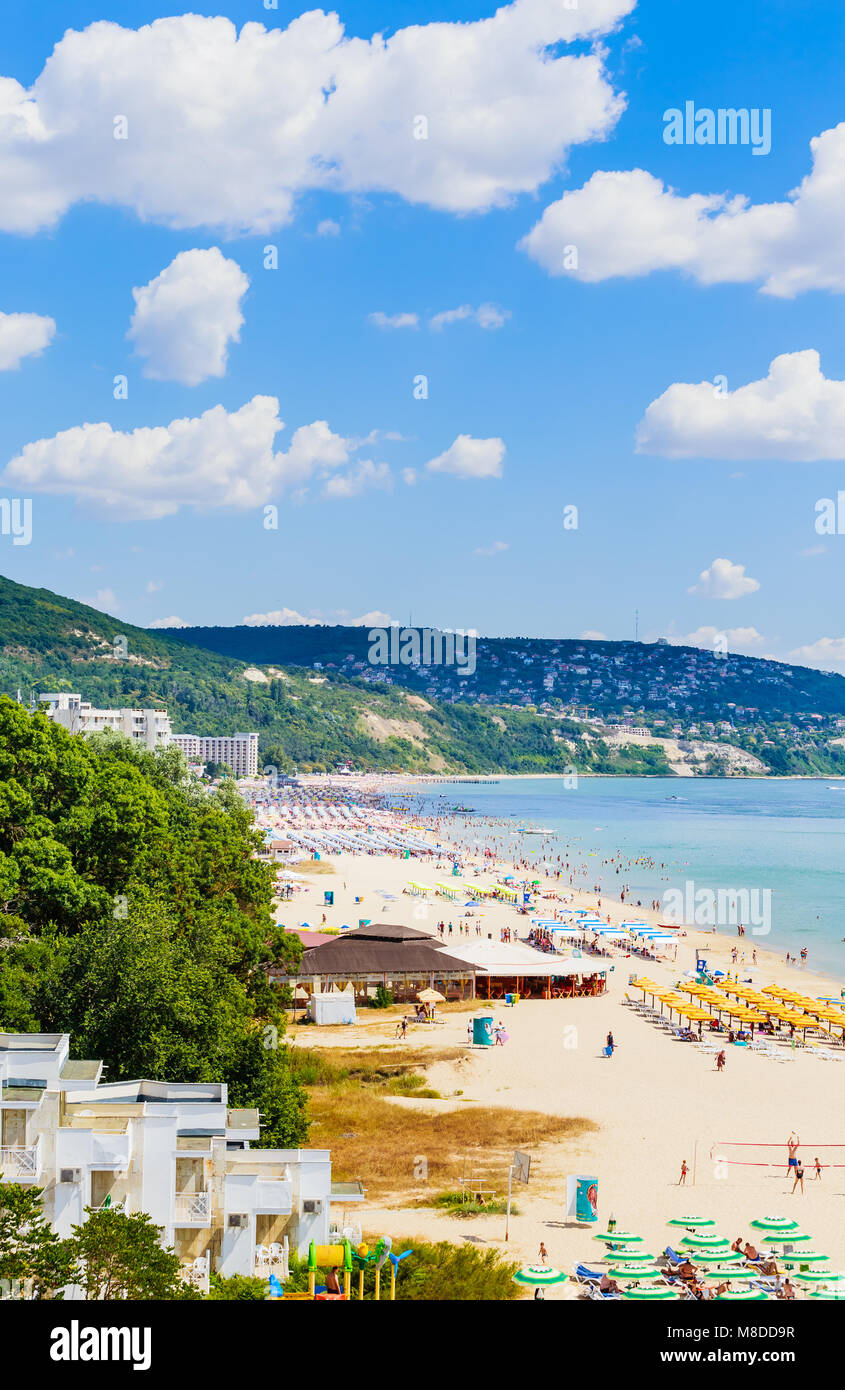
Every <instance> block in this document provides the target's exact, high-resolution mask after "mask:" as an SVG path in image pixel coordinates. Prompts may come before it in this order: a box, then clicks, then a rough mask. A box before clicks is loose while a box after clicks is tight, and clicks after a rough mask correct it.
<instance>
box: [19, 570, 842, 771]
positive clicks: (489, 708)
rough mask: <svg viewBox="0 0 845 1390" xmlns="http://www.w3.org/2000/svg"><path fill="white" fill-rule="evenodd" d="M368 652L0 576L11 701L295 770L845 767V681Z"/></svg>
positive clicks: (596, 657) (623, 657) (668, 665)
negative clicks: (734, 757)
mask: <svg viewBox="0 0 845 1390" xmlns="http://www.w3.org/2000/svg"><path fill="white" fill-rule="evenodd" d="M185 637H187V638H188V640H183V638H185ZM200 639H202V640H204V641H206V642H207V643H208V646H203V645H201V640H200ZM367 642H368V638H367V633H366V630H364V629H361V628H296V629H289V628H282V629H278V628H277V629H261V628H258V629H254V628H236V629H225V628H203V629H195V630H191V631H190V632H189V633H187V634H186V633H183V632H182V631H181V630H179V632H178V634H177V633H172V632H168V633H157V632H152V631H149V630H147V629H144V628H139V627H133V626H132V625H131V624H127V623H125V622H122V621H121V620H119V619H118V618H114V617H111V616H109V615H108V614H106V613H101V612H99V611H98V610H97V609H95V608H90V607H88V606H86V605H85V604H82V603H77V602H76V601H75V600H73V599H68V598H63V597H62V596H61V595H59V594H54V593H52V592H51V591H50V590H49V589H32V588H28V587H27V586H26V585H23V584H17V583H15V582H13V581H12V580H10V579H5V578H2V577H0V649H1V653H0V692H1V693H4V694H8V695H11V696H13V697H14V696H15V695H16V694H17V692H18V691H20V692H21V697H22V699H23V700H24V701H25V702H26V701H28V700H29V699H30V698H31V695H32V694H33V693H36V694H37V692H39V691H48V690H72V691H78V692H79V693H80V694H81V695H82V696H83V698H85V699H88V700H90V701H91V702H92V704H95V705H103V706H106V707H110V706H111V707H113V706H118V705H125V706H130V707H142V708H150V707H152V708H156V707H166V708H167V710H168V712H169V714H170V719H171V723H172V726H173V729H174V732H176V733H184V732H190V733H196V734H223V733H233V732H235V731H238V730H257V731H258V733H259V736H260V743H259V747H260V752H261V758H262V764H263V765H265V766H266V765H272V766H274V767H277V768H278V769H279V770H280V771H285V772H288V771H292V770H293V769H298V770H299V771H324V770H328V771H330V770H332V769H334V768H336V767H337V766H338V765H339V764H340V763H343V762H346V761H347V760H348V761H349V762H351V763H352V764H353V766H355V767H357V768H361V769H368V770H375V771H379V770H381V771H389V770H398V771H413V772H434V773H437V772H467V773H487V772H503V773H509V772H510V773H515V772H523V773H530V772H566V771H567V770H570V769H572V768H575V769H577V770H578V771H579V772H588V773H589V772H592V773H612V774H623V773H624V774H632V775H637V774H648V773H651V774H667V773H669V772H670V771H671V768H670V765H669V762H668V760H667V751H666V750H667V749H668V748H669V747H670V745H669V744H668V743H667V744H661V743H659V742H658V740H661V739H667V738H669V737H670V736H672V735H673V734H674V736H675V737H683V738H684V739H686V738H690V739H702V740H704V741H705V742H706V743H707V744H708V745H709V746H708V748H707V750H706V756H703V757H702V759H701V760H700V762H699V764H698V765H697V766H696V767H695V770H696V771H699V772H706V773H710V774H712V775H721V774H723V773H725V772H727V771H729V766H728V763H727V762H726V761H725V760H724V759H723V758H722V756H721V753H720V750H719V748H718V747H717V746H716V745H717V744H723V745H732V746H734V747H736V748H740V749H744V750H745V751H746V752H748V753H751V754H752V755H753V756H754V758H756V759H758V760H759V761H758V762H757V763H756V764H754V766H755V767H757V768H758V769H759V770H761V771H763V770H766V771H769V772H773V773H780V774H785V773H805V774H814V773H817V774H825V775H831V774H834V773H845V750H843V747H842V746H841V745H840V743H839V742H838V739H839V737H840V730H839V728H838V718H839V715H840V714H843V713H845V678H843V677H841V676H836V675H830V674H828V673H825V672H820V671H810V670H807V669H806V668H802V667H788V666H785V665H784V664H782V663H778V662H773V661H765V660H755V659H754V658H751V657H742V656H736V655H730V656H726V657H723V658H719V657H717V656H716V655H714V654H713V653H707V652H703V651H699V650H697V649H695V648H688V647H670V646H667V645H666V644H661V643H653V644H644V643H639V644H637V643H631V642H628V643H622V642H588V641H580V640H564V639H561V640H559V641H554V640H545V639H530V638H513V639H508V638H499V639H479V641H478V652H477V664H476V670H475V672H474V673H473V674H472V675H471V676H461V677H459V676H458V675H457V673H456V670H455V668H454V667H449V666H440V667H438V666H423V667H416V668H415V667H409V666H390V667H373V666H372V665H371V664H370V663H369V662H368V661H367ZM233 649H234V650H233ZM623 721H632V722H633V723H635V724H637V725H644V726H645V727H646V729H647V730H648V732H649V733H650V734H651V735H652V736H653V738H654V742H653V743H648V742H645V741H643V740H642V739H640V740H639V741H637V742H635V743H631V742H628V743H627V745H625V744H624V740H623V741H620V740H619V739H618V738H616V737H615V736H614V731H615V728H616V727H617V726H618V725H619V724H621V723H623ZM676 721H677V722H676ZM696 721H699V722H700V723H701V728H700V729H699V728H698V726H697V723H696ZM705 721H710V722H705ZM620 742H621V744H622V746H620Z"/></svg>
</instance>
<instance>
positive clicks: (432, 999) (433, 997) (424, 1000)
mask: <svg viewBox="0 0 845 1390" xmlns="http://www.w3.org/2000/svg"><path fill="white" fill-rule="evenodd" d="M417 998H418V999H419V1001H420V1003H421V1004H445V1002H446V995H445V994H441V993H440V990H439V989H421V990H420V992H419V994H418V995H417Z"/></svg>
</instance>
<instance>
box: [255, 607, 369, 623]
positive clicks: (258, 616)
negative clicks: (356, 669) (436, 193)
mask: <svg viewBox="0 0 845 1390" xmlns="http://www.w3.org/2000/svg"><path fill="white" fill-rule="evenodd" d="M333 620H336V621H337V622H338V623H340V624H341V625H342V626H344V627H388V626H389V625H390V621H391V619H390V614H389V613H381V612H379V611H378V610H377V609H376V610H374V611H373V612H372V613H362V614H361V616H360V617H359V618H350V617H349V614H348V613H336V614H334V615H333ZM241 622H242V623H243V624H244V626H245V627H322V626H323V625H324V624H326V623H329V622H330V619H329V618H328V617H325V616H324V617H319V618H306V617H305V615H304V614H303V613H298V612H297V611H296V609H295V608H273V609H271V610H270V612H269V613H248V614H247V616H246V617H245V618H242V619H241Z"/></svg>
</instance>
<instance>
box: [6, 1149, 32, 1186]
mask: <svg viewBox="0 0 845 1390" xmlns="http://www.w3.org/2000/svg"><path fill="white" fill-rule="evenodd" d="M39 1170H40V1160H39V1144H38V1142H36V1143H35V1144H31V1145H26V1144H11V1145H5V1144H4V1145H3V1147H2V1148H0V1174H2V1179H3V1181H4V1182H38V1176H39Z"/></svg>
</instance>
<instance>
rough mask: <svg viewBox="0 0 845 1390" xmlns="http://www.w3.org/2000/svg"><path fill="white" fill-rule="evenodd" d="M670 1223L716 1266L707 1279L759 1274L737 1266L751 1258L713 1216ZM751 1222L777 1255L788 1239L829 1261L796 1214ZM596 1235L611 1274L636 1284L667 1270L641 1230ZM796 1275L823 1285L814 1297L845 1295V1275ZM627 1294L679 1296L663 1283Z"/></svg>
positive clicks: (737, 1293)
mask: <svg viewBox="0 0 845 1390" xmlns="http://www.w3.org/2000/svg"><path fill="white" fill-rule="evenodd" d="M667 1224H668V1225H669V1226H674V1227H677V1228H683V1229H684V1230H685V1231H686V1234H685V1235H684V1236H683V1237H681V1239H680V1240H679V1241H678V1245H679V1247H680V1248H681V1249H682V1250H683V1251H684V1253H688V1254H690V1255H693V1254H694V1256H695V1259H696V1261H697V1263H698V1264H702V1265H705V1266H710V1267H709V1268H706V1269H705V1270H704V1273H703V1277H704V1278H705V1279H708V1280H711V1281H715V1280H718V1281H720V1282H727V1281H730V1282H731V1283H732V1284H733V1283H736V1282H738V1281H740V1282H747V1283H750V1282H751V1281H752V1280H754V1279H757V1278H759V1273H758V1271H757V1270H754V1269H748V1268H742V1269H737V1268H736V1266H737V1265H743V1264H744V1259H745V1257H744V1256H743V1255H742V1254H741V1253H739V1252H738V1251H734V1250H732V1249H731V1246H730V1241H729V1240H728V1239H727V1238H726V1237H724V1236H719V1235H717V1234H716V1233H715V1231H713V1230H712V1228H713V1227H715V1225H716V1222H715V1221H714V1220H713V1219H712V1218H710V1217H705V1216H694V1215H692V1216H679V1217H675V1218H673V1219H672V1220H671V1221H669V1222H668V1223H667ZM750 1224H751V1227H752V1228H753V1229H754V1230H758V1231H764V1232H765V1233H766V1234H765V1235H764V1236H763V1238H762V1240H761V1244H764V1245H768V1246H770V1247H772V1253H773V1254H775V1253H776V1249H775V1247H780V1246H783V1245H784V1244H785V1243H788V1244H790V1245H798V1246H800V1247H801V1249H800V1252H797V1253H796V1254H795V1256H794V1257H793V1258H794V1259H795V1261H796V1262H798V1263H800V1265H801V1266H811V1265H818V1264H826V1263H827V1261H828V1258H829V1257H828V1256H827V1255H823V1254H820V1253H819V1252H818V1251H815V1250H811V1249H809V1248H807V1247H808V1245H809V1242H810V1241H811V1239H812V1237H811V1236H809V1235H807V1234H806V1233H804V1232H802V1231H799V1229H798V1222H797V1221H794V1220H792V1219H791V1218H790V1217H785V1216H762V1217H758V1218H757V1219H756V1220H754V1221H752V1222H751V1223H750ZM593 1239H594V1240H598V1241H600V1242H601V1243H602V1244H604V1245H606V1246H607V1247H608V1249H609V1250H611V1251H612V1265H611V1267H610V1269H609V1270H608V1273H609V1274H610V1276H611V1278H614V1279H616V1280H618V1281H620V1282H625V1283H628V1284H631V1283H632V1282H634V1281H640V1280H653V1279H657V1278H659V1277H660V1275H661V1274H662V1272H663V1271H662V1270H661V1269H659V1268H658V1266H657V1265H656V1264H655V1256H654V1255H652V1254H651V1253H650V1252H648V1251H646V1250H645V1249H644V1248H643V1247H644V1245H645V1242H644V1240H643V1238H642V1236H638V1235H635V1234H634V1233H633V1232H632V1231H617V1230H613V1231H599V1232H597V1233H596V1234H595V1235H594V1236H593ZM564 1277H565V1276H564ZM795 1279H796V1280H797V1281H798V1282H799V1283H801V1284H802V1285H807V1286H810V1287H811V1288H812V1286H813V1285H818V1286H820V1287H819V1288H817V1289H816V1291H815V1292H811V1293H810V1295H809V1296H810V1297H811V1298H829V1299H835V1298H842V1299H845V1274H834V1273H830V1272H828V1271H822V1270H819V1269H811V1268H802V1270H801V1272H800V1273H799V1274H796V1275H795ZM623 1293H624V1296H625V1297H626V1298H635V1299H661V1300H662V1299H667V1298H674V1297H676V1296H677V1293H676V1291H675V1290H673V1289H670V1288H661V1287H660V1286H659V1285H656V1284H655V1285H649V1284H646V1285H644V1286H640V1287H636V1288H630V1287H629V1288H627V1289H625V1290H623ZM767 1297H768V1294H767V1293H766V1292H765V1290H763V1289H752V1288H747V1289H741V1288H740V1289H736V1288H729V1289H727V1290H726V1291H725V1292H724V1293H721V1294H717V1295H716V1298H717V1299H724V1300H744V1301H754V1300H762V1299H765V1298H767Z"/></svg>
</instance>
